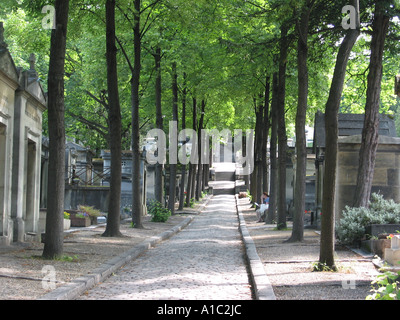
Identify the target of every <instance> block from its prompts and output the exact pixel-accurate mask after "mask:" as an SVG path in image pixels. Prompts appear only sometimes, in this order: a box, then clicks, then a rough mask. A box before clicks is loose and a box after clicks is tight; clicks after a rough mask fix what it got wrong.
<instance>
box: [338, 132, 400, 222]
mask: <svg viewBox="0 0 400 320" xmlns="http://www.w3.org/2000/svg"><path fill="white" fill-rule="evenodd" d="M378 143H379V144H378V150H377V154H376V160H375V161H376V162H375V170H374V178H373V182H372V192H375V193H380V194H382V195H383V197H384V198H385V199H393V200H394V201H395V202H400V138H397V137H388V136H379V141H378ZM360 145H361V135H354V136H349V137H340V138H339V150H338V168H337V170H338V173H337V183H336V186H337V187H336V188H337V190H336V195H337V197H336V209H337V210H336V212H337V213H338V215H337V218H340V213H341V212H342V211H343V209H344V208H345V206H346V205H348V206H351V205H352V202H353V198H354V192H355V188H356V181H357V172H358V159H359V151H360Z"/></svg>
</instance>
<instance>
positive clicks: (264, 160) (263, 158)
mask: <svg viewBox="0 0 400 320" xmlns="http://www.w3.org/2000/svg"><path fill="white" fill-rule="evenodd" d="M269 91H270V77H269V76H267V78H266V80H265V94H264V119H263V129H262V133H263V135H262V137H263V141H262V148H261V161H262V185H263V190H264V191H266V192H269V185H268V159H267V145H268V136H269V127H270V125H269V113H270V111H269Z"/></svg>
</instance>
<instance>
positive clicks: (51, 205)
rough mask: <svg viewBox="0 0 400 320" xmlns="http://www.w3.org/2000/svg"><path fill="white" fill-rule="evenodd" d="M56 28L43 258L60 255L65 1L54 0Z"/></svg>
mask: <svg viewBox="0 0 400 320" xmlns="http://www.w3.org/2000/svg"><path fill="white" fill-rule="evenodd" d="M55 9H56V22H57V25H56V29H54V30H53V31H52V34H51V48H50V65H49V76H48V91H49V93H48V118H49V172H51V174H49V179H48V190H49V194H48V197H47V198H48V200H47V217H46V239H45V244H44V248H43V257H44V258H46V259H54V258H58V257H60V256H61V255H62V254H63V240H64V230H63V229H64V226H63V224H64V191H65V181H64V178H65V127H64V65H65V50H66V42H67V25H68V10H69V1H68V0H56V2H55Z"/></svg>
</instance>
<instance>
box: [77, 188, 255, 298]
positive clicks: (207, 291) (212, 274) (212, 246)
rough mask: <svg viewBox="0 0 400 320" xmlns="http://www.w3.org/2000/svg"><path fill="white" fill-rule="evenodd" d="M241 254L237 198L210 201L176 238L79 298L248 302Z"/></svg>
mask: <svg viewBox="0 0 400 320" xmlns="http://www.w3.org/2000/svg"><path fill="white" fill-rule="evenodd" d="M244 255H245V253H244V247H243V244H242V241H241V235H240V233H239V230H238V218H237V214H236V206H235V197H234V196H233V195H218V196H214V197H212V198H211V199H210V201H209V203H208V204H207V206H206V207H205V209H204V210H203V212H202V214H200V215H198V216H196V217H195V219H194V221H193V222H192V223H191V224H190V225H189V226H188V227H186V228H185V229H184V230H182V231H181V232H180V233H179V234H177V235H175V236H174V237H172V238H171V239H169V240H168V241H165V242H163V243H161V244H159V245H157V246H156V247H155V248H153V249H150V250H148V251H147V252H146V253H145V254H143V255H142V256H140V257H138V258H137V259H135V260H133V261H131V262H130V263H128V264H127V265H125V266H124V267H123V268H122V269H120V270H119V271H118V272H117V273H116V274H114V275H113V276H111V277H110V278H109V279H107V280H106V281H105V282H103V283H101V284H99V285H98V286H96V287H94V288H93V289H91V290H90V291H89V292H88V293H87V294H84V295H82V296H81V297H80V298H79V299H96V300H101V299H107V300H111V299H118V300H124V299H129V300H142V299H143V300H160V299H162V300H180V299H182V300H199V299H201V300H250V299H252V293H251V288H250V285H249V277H248V273H247V270H246V263H245V257H244Z"/></svg>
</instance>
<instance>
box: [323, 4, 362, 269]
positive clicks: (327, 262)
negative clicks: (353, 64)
mask: <svg viewBox="0 0 400 320" xmlns="http://www.w3.org/2000/svg"><path fill="white" fill-rule="evenodd" d="M353 5H354V7H355V8H356V12H357V20H358V23H357V28H356V29H350V30H349V31H348V33H347V35H346V37H345V38H344V39H343V42H342V44H341V46H340V48H339V52H338V55H337V58H336V66H335V71H334V74H333V79H332V84H331V89H330V93H329V98H328V101H327V103H326V107H325V135H326V138H325V139H326V142H325V145H326V152H325V173H324V185H323V199H322V216H321V246H320V256H319V264H321V265H324V266H327V267H330V268H332V269H335V268H336V267H335V260H334V251H335V250H334V244H335V243H334V235H335V234H334V231H335V190H336V166H337V147H338V146H337V141H338V112H339V106H340V99H341V97H342V92H343V85H344V79H345V75H346V68H347V62H348V60H349V56H350V53H351V50H352V48H353V46H354V44H355V42H356V41H357V38H358V35H359V33H360V32H359V4H358V0H354V1H353Z"/></svg>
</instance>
